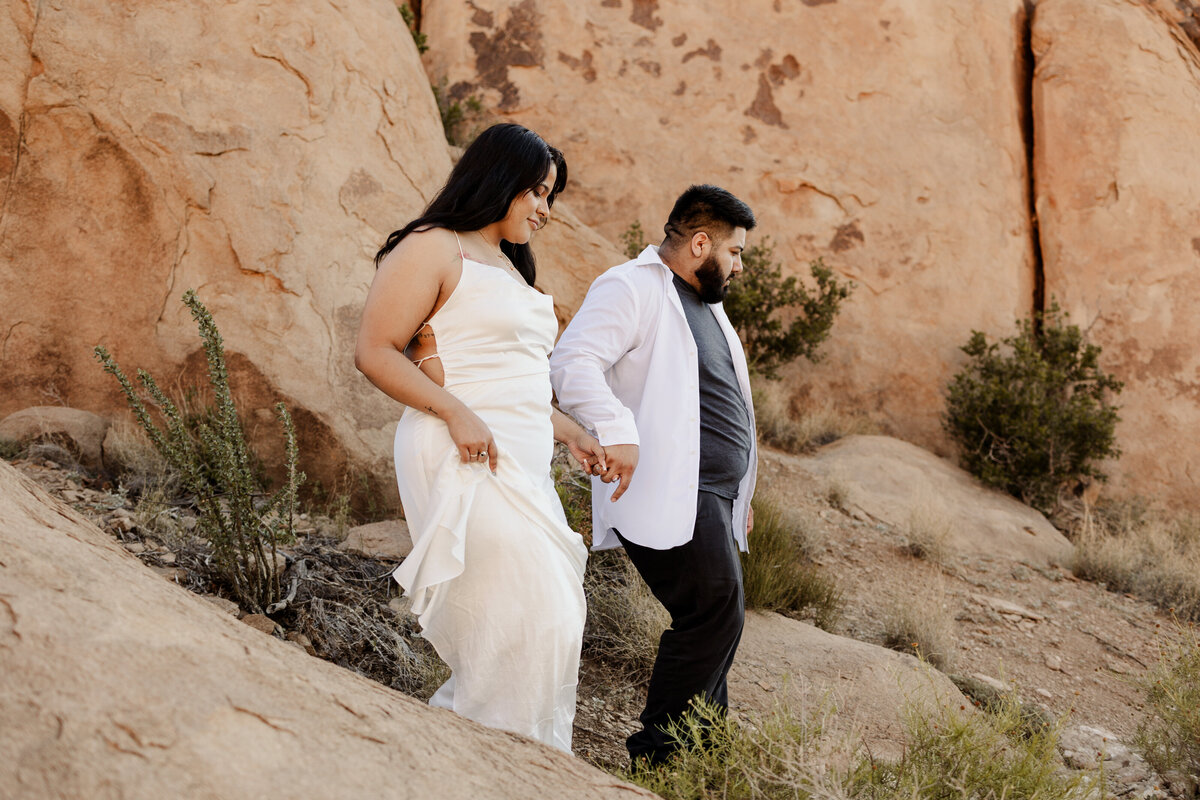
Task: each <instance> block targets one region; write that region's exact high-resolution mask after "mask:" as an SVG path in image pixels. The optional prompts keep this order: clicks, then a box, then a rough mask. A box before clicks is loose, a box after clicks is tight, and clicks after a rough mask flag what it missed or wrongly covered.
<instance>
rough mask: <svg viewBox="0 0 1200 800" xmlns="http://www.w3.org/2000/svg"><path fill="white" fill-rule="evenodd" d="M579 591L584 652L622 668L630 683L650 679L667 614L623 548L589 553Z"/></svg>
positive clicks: (667, 618) (667, 619)
mask: <svg viewBox="0 0 1200 800" xmlns="http://www.w3.org/2000/svg"><path fill="white" fill-rule="evenodd" d="M583 592H584V595H585V596H586V597H587V624H586V625H585V626H584V630H583V650H584V652H585V653H587V654H589V655H591V656H593V657H597V658H600V659H602V660H604V661H607V662H609V663H610V664H613V665H615V666H618V667H620V668H622V669H623V670H624V671H625V673H626V675H627V676H628V680H630V681H631V682H633V683H643V682H645V681H647V680H649V679H650V671H651V670H652V669H653V667H654V659H655V658H656V657H657V656H658V640H659V637H660V636H662V632H663V631H664V630H666V629H667V626H668V625H670V624H671V617H670V615H669V614H667V610H666V609H665V608H663V607H662V604H661V603H659V602H658V600H657V599H656V598H655V597H654V595H653V594H652V593H651V592H650V588H649V587H648V586H646V582H645V581H643V580H642V576H641V575H639V574H638V571H637V569H636V568H635V567H634V566H633V562H632V561H630V560H629V556H627V555H625V551H624V550H601V551H599V552H595V553H592V554H591V557H589V558H588V563H587V570H586V571H585V572H584V574H583Z"/></svg>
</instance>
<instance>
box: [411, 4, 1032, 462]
mask: <svg viewBox="0 0 1200 800" xmlns="http://www.w3.org/2000/svg"><path fill="white" fill-rule="evenodd" d="M1025 5H1026V4H1025V2H1024V0H965V1H964V2H960V3H954V4H951V5H949V6H948V4H947V3H945V2H942V0H901V1H900V2H891V1H889V2H883V0H871V1H870V2H865V3H864V2H854V3H850V2H841V3H838V2H835V1H834V0H820V1H819V2H818V1H816V0H805V2H803V3H799V2H795V0H788V1H787V2H781V0H748V1H747V2H742V3H738V4H736V8H734V4H731V3H729V2H727V1H726V0H700V1H699V2H693V1H691V0H689V1H688V2H684V1H683V0H605V2H593V3H579V2H572V1H571V0H474V2H469V3H468V2H442V3H424V4H423V17H422V20H421V27H422V30H423V31H424V32H425V33H426V34H427V36H428V37H429V44H430V49H429V52H427V53H426V54H425V55H424V59H425V64H426V68H427V70H428V72H429V75H430V78H431V80H433V81H434V82H435V83H440V82H442V81H443V80H445V81H446V86H447V94H448V95H449V96H450V97H452V98H458V99H463V98H469V97H470V96H471V95H478V96H480V97H481V98H482V99H483V105H484V106H485V107H488V108H494V109H497V110H498V111H499V113H501V114H502V115H503V116H504V117H506V118H510V119H514V120H517V121H519V122H523V123H525V124H528V125H530V126H531V127H533V128H535V129H537V130H539V131H541V132H542V133H543V134H545V135H546V136H547V137H548V138H549V139H551V140H552V141H554V142H555V143H556V144H558V145H559V146H560V147H562V148H563V149H564V150H565V151H566V155H567V158H568V160H569V162H570V164H571V176H572V181H573V185H572V190H571V194H570V199H571V202H572V204H573V206H574V208H575V211H576V212H577V213H578V215H579V217H580V218H581V219H582V220H583V222H585V223H587V224H590V225H593V226H594V227H595V228H596V229H597V230H598V231H600V232H601V233H602V234H604V235H605V236H607V237H608V238H609V239H610V240H613V241H616V240H617V238H618V236H619V235H620V234H621V233H622V232H623V231H624V230H625V229H626V228H627V226H629V225H630V224H631V223H633V222H635V221H640V222H641V224H642V227H643V228H644V229H645V231H646V232H647V233H648V235H649V237H650V238H651V239H652V240H654V241H657V240H658V237H660V236H661V233H660V232H661V230H662V224H663V221H664V219H665V217H666V215H667V213H668V211H669V210H670V208H671V203H672V202H673V200H674V199H675V197H676V196H677V195H678V194H679V192H680V191H682V190H683V189H684V188H685V187H686V186H687V185H688V184H690V183H694V182H701V181H709V182H713V183H717V184H721V185H724V186H726V187H728V188H729V189H730V190H732V191H734V192H735V193H737V194H738V195H740V196H742V197H743V198H744V199H745V200H747V201H748V202H749V203H750V205H751V206H752V207H753V208H754V209H755V211H756V212H757V213H758V215H759V218H760V221H761V225H760V226H759V230H758V231H756V232H755V234H753V235H752V237H751V242H754V241H758V240H760V237H762V236H770V237H771V238H772V240H773V241H774V242H775V243H776V244H777V250H776V255H777V256H778V257H779V259H780V260H781V261H782V263H783V265H784V268H785V272H786V273H787V274H800V275H806V274H807V263H808V261H809V260H810V259H813V258H816V257H818V256H823V257H824V258H825V260H826V263H827V264H828V265H829V266H831V267H832V268H834V270H835V271H836V272H837V273H839V274H840V275H842V276H843V277H846V278H851V279H853V280H854V281H855V282H857V283H858V285H859V288H858V291H857V292H856V293H855V294H854V296H853V298H852V299H851V300H850V302H849V303H848V304H847V305H846V307H845V311H844V313H843V314H842V316H841V317H839V319H838V321H837V324H836V326H835V328H834V332H833V336H832V338H831V340H830V341H829V343H828V345H827V346H826V348H825V352H827V353H828V358H827V359H826V361H825V362H824V363H823V364H822V365H820V366H819V367H815V368H814V367H810V366H809V365H807V364H804V365H803V366H802V367H797V368H793V369H792V370H791V372H790V375H789V379H790V380H791V382H792V385H793V388H794V389H795V390H796V391H797V392H798V393H800V394H807V395H811V396H812V398H813V400H814V401H815V402H820V401H822V400H823V399H824V398H836V402H837V403H838V405H840V406H843V407H854V408H861V409H866V410H869V411H870V412H871V413H873V414H875V415H876V416H877V417H878V418H879V419H880V420H881V421H882V422H884V423H885V425H886V429H887V430H888V431H889V432H892V433H895V434H897V435H900V436H902V437H904V438H910V439H913V440H915V441H918V442H921V443H925V444H939V443H944V436H943V434H942V432H941V430H940V426H939V424H938V413H939V410H940V408H941V405H942V399H941V394H940V392H941V389H942V386H943V385H944V383H945V381H946V379H947V378H948V376H949V375H950V374H951V373H952V371H953V369H954V368H955V367H956V365H957V364H958V363H959V362H960V359H961V354H960V353H958V351H957V347H958V346H959V345H961V344H963V343H964V342H965V341H966V340H967V338H968V336H969V335H970V331H971V330H972V329H980V330H984V331H988V332H993V333H995V332H999V331H1006V330H1008V329H1009V328H1010V327H1011V325H1012V321H1013V319H1014V318H1015V317H1019V316H1025V315H1027V314H1028V313H1029V311H1030V309H1031V308H1032V305H1033V292H1034V287H1035V267H1034V258H1033V247H1032V235H1031V225H1030V213H1029V211H1030V202H1029V185H1028V170H1027V163H1028V159H1027V150H1026V143H1025V141H1024V139H1023V127H1022V126H1023V119H1024V117H1023V111H1022V109H1023V108H1024V105H1025V101H1026V89H1027V85H1028V84H1027V80H1026V77H1027V76H1026V73H1027V69H1026V59H1025V46H1024V36H1025V34H1026V32H1027V28H1026V24H1025V23H1026V19H1025ZM951 6H952V7H951ZM731 23H734V24H731Z"/></svg>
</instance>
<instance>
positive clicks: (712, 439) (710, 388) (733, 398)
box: [675, 275, 754, 499]
mask: <svg viewBox="0 0 1200 800" xmlns="http://www.w3.org/2000/svg"><path fill="white" fill-rule="evenodd" d="M675 290H676V291H677V292H678V294H679V302H680V303H682V304H683V313H684V314H685V315H686V316H687V321H688V327H690V328H691V329H692V338H693V339H695V340H696V360H697V362H698V363H699V368H700V374H699V376H698V377H699V379H700V476H699V477H700V480H699V489H701V490H702V491H706V492H712V493H713V494H716V495H720V496H721V497H728V498H730V499H735V498H736V497H737V495H738V484H740V483H741V481H742V476H744V475H745V474H746V469H747V468H748V467H749V466H750V448H751V446H752V445H753V443H754V431H753V430H751V429H750V414H749V413H748V412H747V411H746V401H745V400H744V399H743V398H742V390H741V387H740V386H739V385H738V380H737V373H736V372H734V369H733V356H732V355H730V353H729V342H728V341H726V339H725V333H724V332H723V331H722V330H721V326H720V324H718V322H717V318H716V317H714V316H713V313H712V308H711V307H710V306H709V305H708V304H707V303H705V302H704V301H703V300H701V299H700V295H699V294H698V293H697V292H696V290H695V289H693V288H692V287H691V286H690V285H689V284H688V283H687V282H686V281H684V280H683V279H682V278H680V277H679V276H678V275H676V276H675Z"/></svg>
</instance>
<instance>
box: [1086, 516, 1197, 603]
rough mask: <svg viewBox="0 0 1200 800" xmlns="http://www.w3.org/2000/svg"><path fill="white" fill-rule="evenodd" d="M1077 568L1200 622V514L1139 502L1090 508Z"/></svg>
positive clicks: (1116, 587) (1093, 579) (1096, 578)
mask: <svg viewBox="0 0 1200 800" xmlns="http://www.w3.org/2000/svg"><path fill="white" fill-rule="evenodd" d="M1074 538H1075V558H1074V563H1073V565H1072V570H1073V571H1074V573H1075V574H1076V575H1077V576H1079V577H1080V578H1084V579H1085V580H1091V581H1101V582H1103V583H1105V584H1107V585H1108V588H1109V589H1111V590H1113V591H1117V592H1129V593H1131V594H1135V595H1138V596H1139V597H1143V598H1145V599H1147V600H1149V601H1150V602H1152V603H1155V604H1157V605H1158V606H1159V607H1161V608H1164V609H1168V610H1171V611H1173V612H1174V613H1175V614H1176V615H1177V616H1178V617H1180V618H1181V619H1184V620H1189V621H1193V622H1195V621H1200V519H1198V518H1196V517H1193V516H1189V515H1182V516H1170V515H1167V514H1165V513H1162V512H1151V511H1147V510H1144V509H1141V508H1139V507H1137V506H1136V505H1134V506H1114V507H1110V508H1108V509H1102V510H1101V511H1100V512H1099V513H1097V512H1096V511H1094V510H1092V509H1085V511H1084V514H1083V519H1082V521H1081V522H1080V523H1079V524H1078V525H1077V526H1076V531H1075V537H1074Z"/></svg>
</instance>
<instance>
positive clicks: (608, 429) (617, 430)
mask: <svg viewBox="0 0 1200 800" xmlns="http://www.w3.org/2000/svg"><path fill="white" fill-rule="evenodd" d="M596 438H597V439H599V440H600V444H601V446H603V447H609V446H611V445H614V444H639V439H638V432H637V425H635V424H634V422H633V415H632V414H629V415H628V417H627V418H622V419H614V420H610V421H606V422H603V423H600V424H598V425H596Z"/></svg>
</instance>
